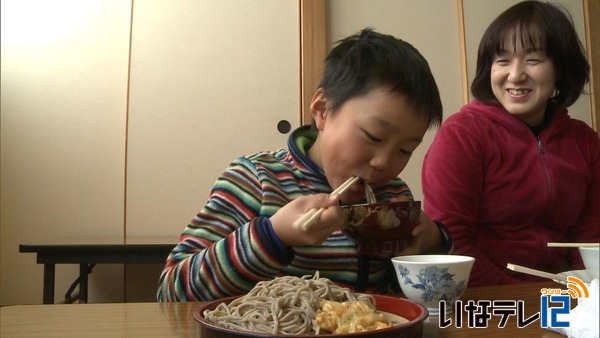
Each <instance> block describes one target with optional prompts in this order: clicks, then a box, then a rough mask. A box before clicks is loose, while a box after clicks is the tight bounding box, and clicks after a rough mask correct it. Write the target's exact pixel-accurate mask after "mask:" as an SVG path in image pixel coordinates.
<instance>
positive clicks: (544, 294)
mask: <svg viewBox="0 0 600 338" xmlns="http://www.w3.org/2000/svg"><path fill="white" fill-rule="evenodd" d="M540 293H541V294H540V311H539V312H537V313H534V314H533V315H531V316H529V317H527V316H526V314H525V313H524V312H525V302H524V301H523V300H494V301H491V300H479V301H473V300H469V301H466V303H464V304H463V301H462V300H457V301H456V302H455V303H454V318H446V307H447V304H446V301H444V300H440V302H439V309H440V315H439V323H438V324H439V327H440V328H446V327H449V326H450V325H452V323H453V322H454V325H455V326H456V327H458V328H460V327H463V321H464V320H466V326H467V327H469V328H487V327H488V324H489V320H490V319H491V318H492V316H496V317H500V322H499V323H498V327H499V328H504V327H505V326H506V324H507V323H508V320H509V319H510V318H511V317H515V319H516V324H517V327H518V328H524V327H526V326H528V325H530V324H532V323H533V322H535V321H537V320H539V321H540V325H541V327H543V328H549V327H550V328H565V327H570V323H569V321H568V320H563V319H561V316H562V315H568V314H569V313H570V311H571V299H579V298H589V296H590V294H589V290H588V287H587V285H586V284H585V283H584V282H583V281H581V279H579V278H577V277H573V276H568V277H567V289H566V290H564V289H560V288H543V289H540ZM465 315H466V316H465Z"/></svg>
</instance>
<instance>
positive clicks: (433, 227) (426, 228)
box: [391, 196, 442, 256]
mask: <svg viewBox="0 0 600 338" xmlns="http://www.w3.org/2000/svg"><path fill="white" fill-rule="evenodd" d="M410 200H411V199H409V198H408V197H405V196H402V197H398V198H393V199H391V202H401V201H410ZM411 234H412V236H413V239H412V241H411V242H410V244H409V246H407V247H405V248H404V250H402V251H400V252H396V253H394V254H395V255H398V256H405V255H420V254H424V253H427V252H431V251H435V250H436V249H438V248H439V247H440V246H441V245H442V234H441V233H440V229H439V228H438V226H437V224H435V222H434V221H433V220H432V219H431V218H429V216H427V214H426V213H425V212H424V211H423V210H421V214H420V215H419V224H417V225H416V226H415V227H414V228H413V230H412V233H411Z"/></svg>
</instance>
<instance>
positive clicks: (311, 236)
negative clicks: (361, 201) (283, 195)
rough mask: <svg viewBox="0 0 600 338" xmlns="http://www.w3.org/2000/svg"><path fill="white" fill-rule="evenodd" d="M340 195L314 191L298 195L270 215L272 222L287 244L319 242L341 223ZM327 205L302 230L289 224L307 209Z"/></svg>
mask: <svg viewBox="0 0 600 338" xmlns="http://www.w3.org/2000/svg"><path fill="white" fill-rule="evenodd" d="M338 201H339V196H337V195H335V196H330V195H327V194H317V195H309V196H302V197H299V198H297V199H295V200H293V201H291V202H290V203H288V204H286V205H285V206H284V207H283V208H281V209H279V210H278V211H277V212H276V213H275V214H274V215H273V216H271V218H270V221H271V226H272V227H273V231H275V233H276V234H277V236H278V237H279V239H281V241H282V242H283V243H284V244H285V245H286V246H301V245H310V246H315V245H319V244H321V243H323V242H325V240H326V239H327V238H328V237H329V235H331V233H332V232H333V231H335V230H336V229H338V228H339V227H340V226H341V225H342V219H343V217H342V209H341V208H340V206H339V202H338ZM312 208H315V209H318V208H326V209H325V210H324V211H323V213H322V214H321V216H320V217H319V218H317V219H316V220H315V221H314V222H313V223H312V224H311V225H310V226H309V227H307V228H306V230H304V229H303V228H302V227H301V226H300V227H294V226H293V225H292V224H293V223H294V222H295V221H296V220H298V219H299V218H300V217H302V216H303V215H304V213H306V212H307V211H308V210H310V209H312Z"/></svg>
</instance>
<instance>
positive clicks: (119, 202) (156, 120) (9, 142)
mask: <svg viewBox="0 0 600 338" xmlns="http://www.w3.org/2000/svg"><path fill="white" fill-rule="evenodd" d="M298 20H299V3H298V1H297V0H285V1H281V0H254V1H251V2H248V1H245V0H228V1H225V2H224V1H220V0H203V1H191V0H178V1H162V0H144V1H135V2H134V1H122V0H113V1H107V0H96V1H92V0H86V1H80V0H71V1H65V0H3V1H2V107H1V108H2V111H1V118H2V144H1V146H2V158H1V160H2V163H1V164H2V176H1V180H2V185H1V194H2V201H1V202H2V204H1V207H2V210H1V211H2V213H1V218H0V222H1V223H0V231H1V256H0V262H1V266H0V269H1V270H0V271H1V279H0V282H1V283H0V284H1V285H0V286H1V294H0V304H2V305H6V304H33V303H41V301H42V271H43V268H42V265H38V264H36V263H35V255H34V254H25V253H19V252H18V245H19V244H20V243H32V242H39V241H51V240H52V238H56V237H73V236H85V237H117V238H121V239H122V240H123V241H127V240H130V239H132V238H134V237H137V236H170V237H171V238H172V241H173V243H175V242H176V241H177V239H178V237H179V234H180V233H181V231H182V230H183V229H184V227H185V226H186V224H187V223H188V222H189V221H190V220H191V218H192V217H193V216H194V215H195V214H196V212H197V211H198V210H199V209H200V208H201V207H202V206H203V204H204V202H205V200H206V197H207V195H208V193H209V190H210V188H211V187H212V185H213V183H214V181H215V179H216V178H217V175H218V174H220V173H221V172H222V171H223V169H225V167H226V166H227V164H229V163H230V162H231V161H232V160H233V159H234V158H235V157H237V156H239V155H242V154H247V153H253V152H257V151H260V150H272V149H277V148H283V147H285V146H286V140H287V135H283V134H281V133H279V132H278V131H277V129H276V125H277V123H278V122H279V121H280V120H288V121H289V122H290V123H291V125H292V127H293V128H295V127H297V126H299V122H300V90H299V67H298V65H299V32H298V31H299V21H298ZM130 31H131V38H130ZM129 61H131V64H129ZM165 258H166V257H165ZM161 267H162V266H161V265H156V266H154V265H151V266H133V265H132V266H128V267H127V268H124V267H123V266H119V265H98V266H96V267H95V268H94V272H93V273H92V274H91V275H90V281H89V285H90V292H89V293H90V294H89V300H90V302H114V301H124V300H127V301H135V300H147V301H148V300H150V301H151V300H153V299H154V294H155V292H156V283H157V278H158V273H159V271H160V269H161ZM77 274H78V267H77V266H65V265H58V266H57V271H56V275H57V284H56V294H55V300H56V301H57V302H58V301H60V299H61V297H62V296H63V295H64V293H65V292H66V290H67V288H68V287H69V285H70V283H71V282H73V280H74V279H75V277H76V276H77ZM24 290H26V291H24Z"/></svg>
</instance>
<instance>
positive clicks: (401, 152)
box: [400, 149, 413, 156]
mask: <svg viewBox="0 0 600 338" xmlns="http://www.w3.org/2000/svg"><path fill="white" fill-rule="evenodd" d="M400 154H402V155H403V156H412V154H413V152H412V151H410V150H404V149H400Z"/></svg>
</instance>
